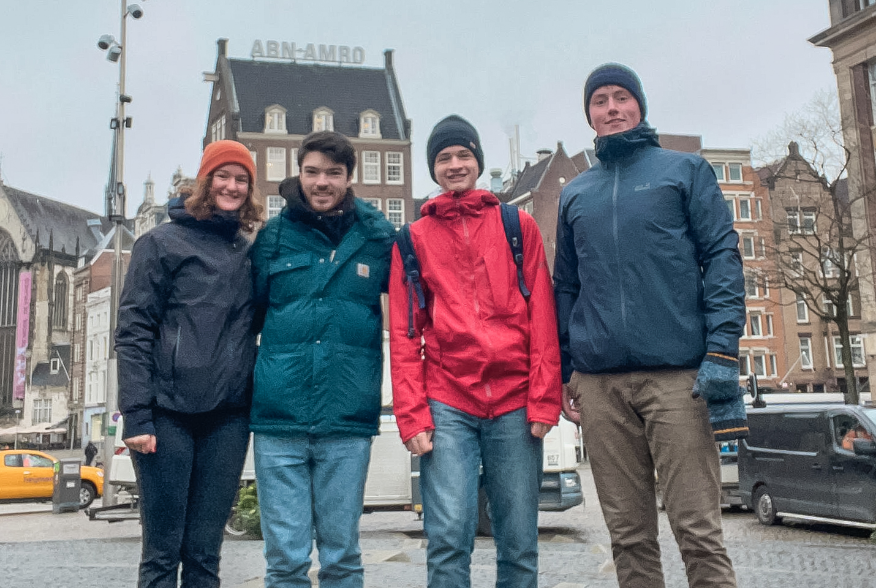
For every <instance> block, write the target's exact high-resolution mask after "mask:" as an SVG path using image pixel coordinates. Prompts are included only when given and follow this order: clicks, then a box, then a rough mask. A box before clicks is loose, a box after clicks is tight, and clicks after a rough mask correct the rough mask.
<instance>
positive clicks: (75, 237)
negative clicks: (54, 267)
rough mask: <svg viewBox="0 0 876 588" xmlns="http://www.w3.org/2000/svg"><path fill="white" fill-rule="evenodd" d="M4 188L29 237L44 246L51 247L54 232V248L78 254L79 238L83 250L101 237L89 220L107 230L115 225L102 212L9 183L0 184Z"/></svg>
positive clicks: (104, 231) (80, 247)
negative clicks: (47, 196) (92, 228)
mask: <svg viewBox="0 0 876 588" xmlns="http://www.w3.org/2000/svg"><path fill="white" fill-rule="evenodd" d="M0 190H3V192H4V193H5V194H6V196H7V198H8V199H9V202H10V203H11V204H12V207H13V208H14V209H15V212H16V214H17V215H18V218H19V219H20V220H21V223H22V225H24V227H25V230H26V231H27V234H28V237H30V239H32V240H33V241H37V240H38V241H39V243H40V246H41V247H48V244H49V236H50V235H51V237H52V249H53V250H54V251H56V252H59V253H61V252H63V253H67V254H69V255H74V254H75V253H76V245H77V241H78V244H79V251H85V250H86V249H89V248H91V247H94V245H96V244H97V240H98V236H97V235H95V234H94V231H92V230H91V229H90V228H89V226H88V221H89V220H92V219H97V220H99V221H100V222H101V228H102V232H103V233H106V231H107V230H109V228H110V227H111V226H112V223H111V222H110V221H109V220H108V219H106V218H104V217H102V216H101V215H99V214H97V213H94V212H91V211H88V210H83V209H82V208H78V207H76V206H71V205H69V204H65V203H64V202H59V201H57V200H52V199H51V198H46V197H45V196H38V195H36V194H31V193H29V192H25V191H23V190H18V189H16V188H11V187H9V186H5V185H4V186H0Z"/></svg>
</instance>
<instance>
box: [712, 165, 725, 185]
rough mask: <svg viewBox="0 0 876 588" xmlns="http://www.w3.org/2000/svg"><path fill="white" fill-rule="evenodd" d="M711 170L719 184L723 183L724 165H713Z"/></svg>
mask: <svg viewBox="0 0 876 588" xmlns="http://www.w3.org/2000/svg"><path fill="white" fill-rule="evenodd" d="M712 169H713V170H715V177H717V178H718V181H719V182H723V181H724V164H723V163H713V164H712Z"/></svg>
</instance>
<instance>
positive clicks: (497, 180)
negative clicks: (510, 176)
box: [490, 167, 502, 194]
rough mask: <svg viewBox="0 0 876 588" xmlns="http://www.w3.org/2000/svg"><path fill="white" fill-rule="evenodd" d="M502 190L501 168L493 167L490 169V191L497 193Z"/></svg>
mask: <svg viewBox="0 0 876 588" xmlns="http://www.w3.org/2000/svg"><path fill="white" fill-rule="evenodd" d="M501 191H502V170H501V168H498V167H494V168H492V169H490V192H493V193H494V194H498V193H499V192H501Z"/></svg>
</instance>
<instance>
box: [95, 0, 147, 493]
mask: <svg viewBox="0 0 876 588" xmlns="http://www.w3.org/2000/svg"><path fill="white" fill-rule="evenodd" d="M121 6H122V10H121V14H122V22H121V31H120V34H119V40H118V41H116V40H115V38H114V37H113V36H112V35H102V36H101V37H100V39H98V41H97V46H98V48H99V49H101V50H103V51H106V52H107V53H106V58H107V60H108V61H110V62H112V63H116V62H118V64H119V99H118V102H117V103H116V116H115V118H113V119H111V120H110V129H112V130H113V133H114V135H113V157H112V163H111V169H110V178H109V182H108V184H107V189H106V215H107V217H109V219H110V220H111V221H112V222H113V223H115V233H114V234H113V279H112V283H111V285H110V293H111V295H110V333H111V334H113V336H114V334H115V330H116V320H117V315H118V313H119V297H120V296H121V293H122V283H123V279H124V276H123V266H122V228H123V225H124V223H125V196H126V194H125V179H124V178H125V129H126V128H131V118H130V117H127V118H126V117H125V104H128V103H129V102H131V97H130V96H128V95H127V94H125V61H126V56H127V48H126V45H125V43H126V37H127V27H126V21H125V18H126V17H127V16H128V15H130V16H132V17H134V18H135V19H138V18H141V17H142V16H143V9H142V8H140V6H139V5H138V4H130V5H126V0H121ZM117 368H118V363H117V358H116V351H115V346H114V345H110V346H109V359H108V361H107V389H106V414H105V418H104V431H103V433H104V441H103V456H104V458H103V463H104V471H105V473H106V475H105V476H104V478H103V505H104V506H111V505H114V504H116V501H117V498H116V488H115V486H113V485H111V484H110V478H111V477H112V476H111V475H110V474H111V471H110V468H111V467H112V459H113V453H114V452H115V443H114V440H115V429H116V422H117V418H118V414H117V413H118V410H119V378H118V371H117Z"/></svg>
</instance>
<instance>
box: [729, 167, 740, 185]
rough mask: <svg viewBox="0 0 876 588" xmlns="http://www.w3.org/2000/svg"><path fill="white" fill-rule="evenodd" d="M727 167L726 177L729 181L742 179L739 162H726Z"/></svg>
mask: <svg viewBox="0 0 876 588" xmlns="http://www.w3.org/2000/svg"><path fill="white" fill-rule="evenodd" d="M727 169H728V171H729V175H728V178H729V180H730V181H731V182H741V181H742V164H741V163H729V164H727Z"/></svg>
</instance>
